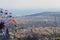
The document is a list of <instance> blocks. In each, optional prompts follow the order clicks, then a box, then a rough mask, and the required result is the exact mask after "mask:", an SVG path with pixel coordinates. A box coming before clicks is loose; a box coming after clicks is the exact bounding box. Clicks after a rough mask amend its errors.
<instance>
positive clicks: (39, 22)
mask: <svg viewBox="0 0 60 40" xmlns="http://www.w3.org/2000/svg"><path fill="white" fill-rule="evenodd" d="M16 19H17V20H18V22H19V26H20V27H32V26H35V27H36V26H37V27H40V26H43V27H44V26H60V12H42V13H36V14H32V15H26V16H23V17H16Z"/></svg>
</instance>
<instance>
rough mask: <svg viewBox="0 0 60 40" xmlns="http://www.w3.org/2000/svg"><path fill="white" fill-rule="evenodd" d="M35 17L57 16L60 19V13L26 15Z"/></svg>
mask: <svg viewBox="0 0 60 40" xmlns="http://www.w3.org/2000/svg"><path fill="white" fill-rule="evenodd" d="M29 16H30V17H34V16H56V17H60V12H42V13H36V14H32V15H26V17H29Z"/></svg>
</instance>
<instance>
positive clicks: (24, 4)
mask: <svg viewBox="0 0 60 40" xmlns="http://www.w3.org/2000/svg"><path fill="white" fill-rule="evenodd" d="M0 7H3V8H14V9H20V8H60V0H0Z"/></svg>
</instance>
